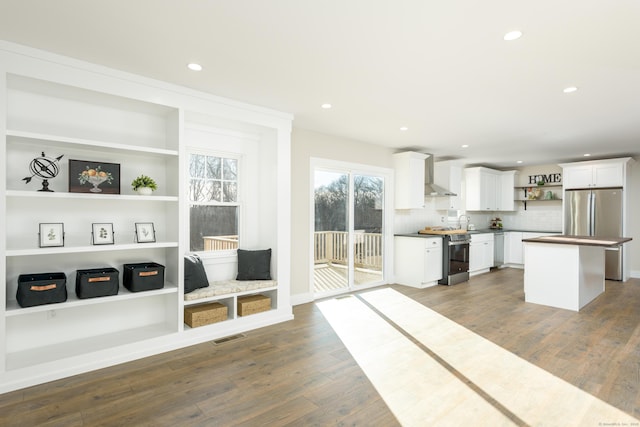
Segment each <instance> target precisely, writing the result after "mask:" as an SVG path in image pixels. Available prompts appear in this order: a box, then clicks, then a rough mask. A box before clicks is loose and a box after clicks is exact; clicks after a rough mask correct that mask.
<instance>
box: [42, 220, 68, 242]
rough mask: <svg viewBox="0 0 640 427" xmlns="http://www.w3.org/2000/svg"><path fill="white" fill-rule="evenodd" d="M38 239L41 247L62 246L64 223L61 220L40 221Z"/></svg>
mask: <svg viewBox="0 0 640 427" xmlns="http://www.w3.org/2000/svg"><path fill="white" fill-rule="evenodd" d="M38 241H39V246H40V247H41V248H53V247H59V246H64V224H63V223H62V222H43V223H40V225H39V231H38Z"/></svg>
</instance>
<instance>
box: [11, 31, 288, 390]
mask: <svg viewBox="0 0 640 427" xmlns="http://www.w3.org/2000/svg"><path fill="white" fill-rule="evenodd" d="M0 101H1V102H0V132H2V134H3V138H2V145H1V146H0V164H2V165H3V166H4V172H3V173H2V174H0V175H1V176H0V201H1V205H0V210H1V212H0V255H1V256H0V280H2V287H3V291H2V292H0V314H1V315H0V393H2V392H5V391H9V390H13V389H17V388H21V387H25V386H29V385H32V384H37V383H40V382H45V381H49V380H52V379H56V378H61V377H65V376H69V375H73V374H76V373H79V372H85V371H88V370H91V369H97V368H101V367H104V366H108V365H111V364H115V363H120V362H124V361H128V360H133V359H135V358H139V357H144V356H148V355H151V354H155V353H158V352H162V351H167V350H170V349H175V348H179V347H182V346H185V345H190V344H194V343H197V342H201V341H205V340H209V339H216V338H220V337H223V336H226V335H230V334H233V333H237V332H240V331H247V330H250V329H252V328H256V327H260V326H265V325H268V324H272V323H276V322H280V321H284V320H288V319H291V318H292V311H291V305H290V302H289V259H290V247H289V245H290V243H289V242H290V235H289V228H288V223H289V221H290V217H289V215H290V213H289V212H290V196H289V186H290V178H289V174H290V172H289V170H290V165H289V150H290V131H291V120H292V118H291V116H289V115H287V114H283V113H279V112H275V111H270V110H266V109H263V108H258V107H253V106H249V105H245V104H240V103H236V102H233V101H230V100H223V99H218V98H216V97H213V96H211V95H208V94H203V93H198V92H195V91H193V90H190V89H186V88H180V87H177V86H173V85H169V84H166V83H162V82H158V81H154V80H149V79H145V78H142V77H139V76H134V75H129V74H126V73H122V72H119V71H116V70H111V69H107V68H102V67H98V66H96V65H93V64H87V63H83V62H80V61H76V60H71V59H68V58H64V57H59V56H56V55H52V54H49V53H46V52H41V51H36V50H33V49H29V48H26V47H23V46H17V45H13V44H10V43H4V42H0ZM194 123H197V125H198V126H209V127H215V128H216V129H218V130H219V129H220V128H225V126H228V127H229V129H230V132H232V133H233V132H236V133H237V132H238V130H241V131H243V130H244V129H251V134H252V135H257V136H255V137H253V138H254V139H255V140H254V141H253V142H252V143H254V144H255V145H256V147H258V148H259V149H258V150H257V152H258V155H260V156H261V158H262V159H266V160H268V161H269V162H270V167H269V168H260V167H256V168H253V169H255V170H256V171H257V172H254V174H253V175H252V177H251V179H252V180H253V181H254V182H255V185H254V186H253V187H254V188H255V190H254V192H253V193H252V191H251V190H248V191H247V192H246V193H245V194H244V195H243V196H244V197H245V198H246V199H247V202H246V206H248V207H249V208H251V207H255V206H260V208H261V212H260V214H259V215H258V213H251V212H249V213H246V214H245V218H244V220H245V221H246V222H247V223H248V224H249V225H248V226H247V227H246V229H247V230H248V231H250V232H251V231H253V232H252V233H248V235H250V237H248V238H247V239H246V240H245V242H248V243H249V244H250V246H253V247H265V248H266V247H269V248H272V250H273V253H274V256H273V259H274V261H273V268H272V270H273V275H274V278H275V279H277V281H278V286H277V287H273V288H268V289H264V290H260V292H261V293H264V294H265V295H268V296H269V297H270V298H271V301H272V310H270V311H268V312H265V313H260V314H258V315H254V316H246V317H244V318H240V317H239V316H237V315H236V309H235V306H236V303H237V295H226V296H222V297H216V298H212V299H210V300H211V301H213V300H215V301H221V302H222V303H224V304H225V305H227V307H228V308H229V313H230V315H229V319H228V320H227V321H224V322H220V323H219V324H214V325H209V326H206V327H201V328H193V329H191V328H188V327H187V326H186V325H184V324H183V309H184V307H185V305H186V304H185V302H184V300H183V256H184V254H185V253H186V252H187V250H188V244H187V242H188V238H187V236H186V226H185V221H186V218H187V217H188V203H187V201H186V199H185V193H186V182H185V172H184V170H185V167H186V162H187V161H186V154H185V153H186V148H185V147H186V146H187V145H189V142H188V141H187V140H186V138H185V132H184V129H185V127H186V126H189V125H192V124H194ZM214 143H215V141H214ZM43 152H44V153H45V154H46V155H47V156H48V157H51V158H55V157H58V156H60V155H62V156H63V158H62V159H61V160H60V162H59V165H60V172H59V174H58V176H56V177H55V178H52V179H50V180H49V188H50V189H51V190H53V192H41V191H37V190H38V189H39V188H40V187H41V181H40V180H38V179H36V178H34V179H33V180H32V181H31V182H25V180H23V178H25V177H27V176H30V172H29V169H28V167H29V164H30V162H31V160H32V159H34V158H36V157H39V156H40V155H41V153H43ZM69 159H75V160H84V161H90V162H102V163H115V164H118V165H120V176H119V183H120V191H119V194H105V193H104V192H103V193H96V194H90V193H76V192H70V191H69V188H70V182H72V181H73V180H74V179H76V178H77V177H74V176H73V175H72V176H70V173H69V168H68V167H67V164H68V163H67V162H68V160H69ZM140 174H144V175H148V176H151V177H153V178H154V180H155V181H156V182H157V184H158V187H159V188H158V190H157V191H156V192H155V193H154V194H153V195H151V196H140V195H137V194H135V193H134V191H133V190H132V189H131V186H130V183H131V181H132V180H133V179H134V178H135V177H136V176H138V175H140ZM249 184H251V183H249ZM247 188H249V189H251V188H252V186H251V185H247ZM139 222H144V223H149V222H151V223H153V224H154V228H155V232H156V241H155V242H153V243H137V242H136V239H135V223H139ZM41 223H63V224H64V231H65V238H64V246H61V247H40V245H39V238H38V230H39V224H41ZM93 223H111V224H113V230H114V244H110V245H93V244H92V243H91V227H92V224H93ZM263 229H264V230H266V231H264V232H261V231H259V230H263ZM241 243H242V240H241ZM227 256H229V255H228V254H227ZM137 262H157V263H159V264H162V265H163V266H165V284H164V287H163V288H162V289H158V290H153V291H147V292H129V291H128V290H127V289H126V288H124V287H123V286H122V275H123V269H122V265H123V264H125V263H137ZM102 267H114V268H117V269H118V270H119V271H120V289H119V293H118V294H117V295H113V296H108V297H101V298H90V299H78V298H77V297H76V296H75V276H76V274H75V273H76V270H78V269H88V268H102ZM45 272H64V273H65V275H66V277H67V284H66V285H67V293H68V300H67V301H66V302H64V303H59V304H49V305H41V306H36V307H28V308H22V307H20V306H19V305H18V304H17V302H16V289H17V283H18V277H19V276H20V275H21V274H27V273H45ZM248 293H251V292H248ZM253 293H257V292H253ZM197 302H198V303H201V302H204V301H197Z"/></svg>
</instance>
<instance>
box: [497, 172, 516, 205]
mask: <svg viewBox="0 0 640 427" xmlns="http://www.w3.org/2000/svg"><path fill="white" fill-rule="evenodd" d="M515 176H516V171H504V172H501V173H500V175H499V178H498V190H497V192H498V193H497V194H498V195H497V204H498V210H499V211H513V210H515V200H514V198H513V186H514V185H515V182H516V178H515Z"/></svg>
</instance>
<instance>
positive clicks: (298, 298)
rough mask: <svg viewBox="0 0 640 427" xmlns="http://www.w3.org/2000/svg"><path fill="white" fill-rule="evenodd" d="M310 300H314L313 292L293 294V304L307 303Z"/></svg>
mask: <svg viewBox="0 0 640 427" xmlns="http://www.w3.org/2000/svg"><path fill="white" fill-rule="evenodd" d="M309 302H313V293H311V292H305V293H304V294H296V295H291V305H300V304H307V303H309Z"/></svg>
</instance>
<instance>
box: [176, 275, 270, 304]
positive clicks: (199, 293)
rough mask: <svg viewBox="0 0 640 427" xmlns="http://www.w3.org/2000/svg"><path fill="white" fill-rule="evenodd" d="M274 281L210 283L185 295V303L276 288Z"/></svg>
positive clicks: (224, 281)
mask: <svg viewBox="0 0 640 427" xmlns="http://www.w3.org/2000/svg"><path fill="white" fill-rule="evenodd" d="M277 284H278V282H277V281H276V280H223V281H220V282H212V283H210V284H209V286H208V287H206V288H200V289H196V290H195V291H193V292H191V293H188V294H185V296H184V300H185V301H193V300H197V299H202V298H209V297H215V296H218V295H227V294H236V293H239V292H245V291H254V290H256V289H264V288H272V287H274V286H277Z"/></svg>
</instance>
